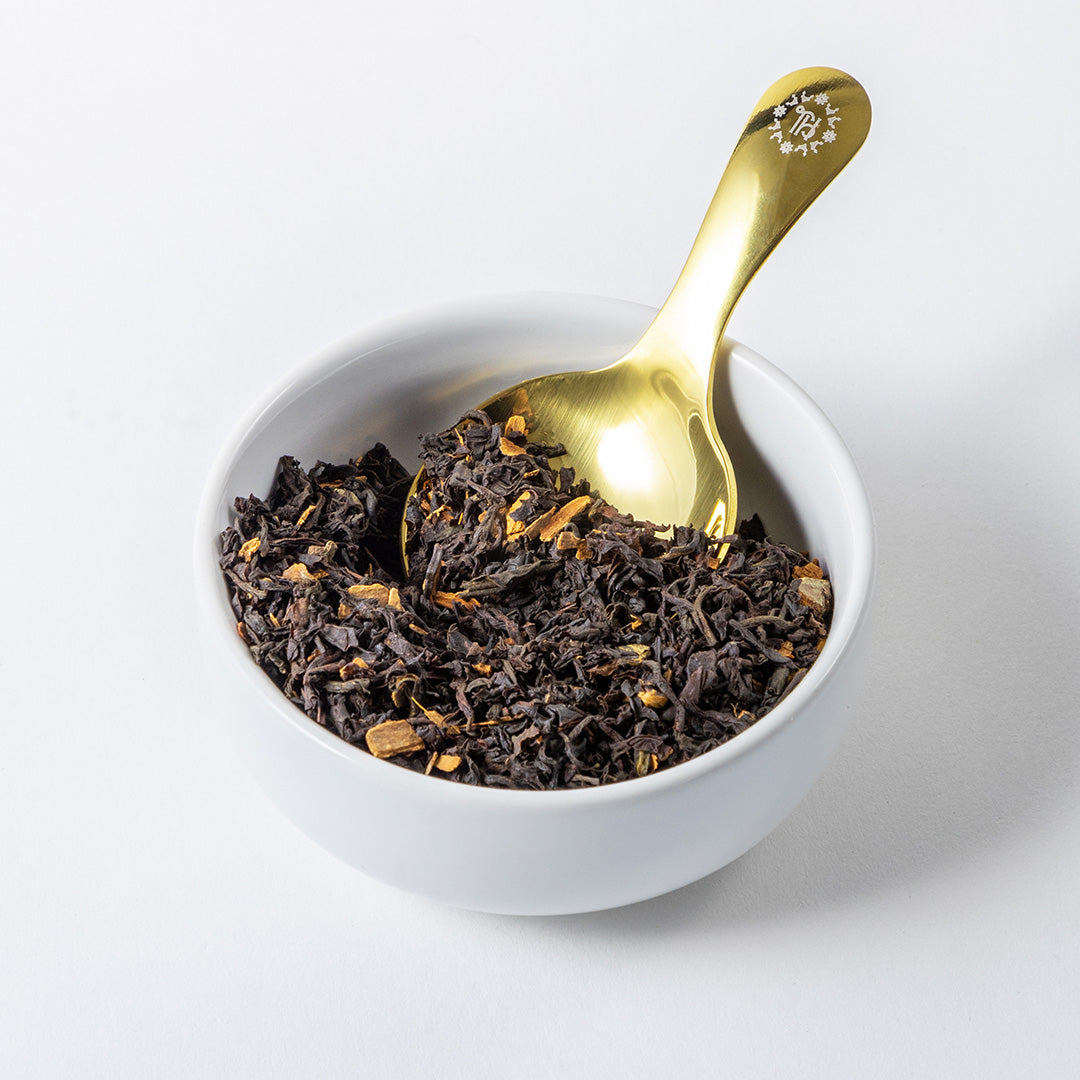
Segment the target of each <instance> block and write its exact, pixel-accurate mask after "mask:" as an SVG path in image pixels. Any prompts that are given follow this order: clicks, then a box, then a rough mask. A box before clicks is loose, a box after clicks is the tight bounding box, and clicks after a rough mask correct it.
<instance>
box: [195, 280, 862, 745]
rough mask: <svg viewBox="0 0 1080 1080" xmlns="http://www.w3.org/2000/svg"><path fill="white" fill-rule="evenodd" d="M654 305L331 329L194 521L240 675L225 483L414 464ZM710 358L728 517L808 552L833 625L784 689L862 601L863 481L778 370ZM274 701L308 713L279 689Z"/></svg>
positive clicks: (228, 464)
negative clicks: (387, 462)
mask: <svg viewBox="0 0 1080 1080" xmlns="http://www.w3.org/2000/svg"><path fill="white" fill-rule="evenodd" d="M653 314H654V312H653V310H652V309H649V308H647V307H644V306H641V305H638V304H631V303H627V302H624V301H616V300H606V299H600V298H595V297H581V296H565V295H558V294H550V295H549V294H541V295H529V296H509V297H501V298H487V299H482V300H476V301H471V302H469V303H465V304H455V305H448V306H444V307H441V308H435V309H431V310H428V311H427V312H424V313H421V314H419V315H410V316H406V317H403V318H400V319H395V320H391V321H388V322H386V323H383V324H380V325H377V326H375V327H373V328H370V329H369V330H366V331H363V332H361V333H358V334H356V335H354V336H352V337H350V338H348V339H346V340H344V341H342V342H339V343H338V344H336V345H334V346H332V347H331V348H329V349H327V350H325V351H324V352H322V353H320V354H319V355H317V356H315V357H313V358H312V359H311V360H309V361H308V362H307V363H305V364H303V365H302V366H301V367H300V368H299V369H297V370H296V371H295V372H293V373H292V374H291V375H290V376H289V377H288V378H287V379H286V380H284V381H283V382H282V383H281V384H280V385H279V386H278V387H276V388H275V389H274V390H272V391H271V392H270V393H269V394H268V395H267V396H266V397H265V398H264V399H263V401H262V402H261V403H259V404H258V405H257V406H256V407H255V408H254V409H253V410H252V411H251V412H250V413H249V415H248V416H247V417H246V418H245V419H244V420H243V421H242V423H241V424H240V425H239V427H238V428H237V430H236V433H235V434H234V436H233V437H232V439H231V440H230V441H229V442H228V443H227V444H226V446H225V447H224V448H223V450H222V452H221V454H220V456H219V458H218V462H217V465H216V466H215V469H214V471H213V473H212V475H211V477H210V479H209V481H208V484H207V489H206V493H205V496H204V501H203V507H202V514H201V517H200V522H199V525H198V531H199V536H198V542H197V551H196V559H197V562H198V563H199V566H198V568H197V579H198V585H199V589H200V592H202V593H203V598H204V601H205V602H206V603H208V604H209V606H210V607H212V608H213V607H215V606H216V607H217V608H218V609H219V615H218V616H214V618H216V619H217V625H218V627H219V629H220V632H221V635H222V636H221V640H222V642H223V643H224V644H225V647H226V648H227V649H228V650H230V651H231V652H232V653H233V654H235V656H236V657H237V658H239V659H240V662H241V664H242V665H243V667H244V668H245V670H247V671H248V673H249V677H250V678H251V679H253V680H259V681H261V682H267V680H265V676H263V674H262V672H260V671H258V670H257V668H256V666H255V665H253V664H252V663H251V661H250V658H249V657H247V655H246V649H245V648H244V646H243V644H242V642H240V640H239V638H238V637H237V636H236V634H235V632H234V628H233V619H232V615H231V612H230V610H229V607H228V604H227V602H226V590H225V587H224V584H223V582H222V579H221V575H220V573H219V572H218V569H217V543H216V538H217V535H218V533H219V532H220V531H221V529H223V528H224V527H225V526H226V525H227V524H228V522H229V520H230V515H231V512H232V501H233V498H234V497H235V496H237V495H246V494H248V493H255V494H258V495H260V496H262V495H265V494H266V492H267V491H268V489H269V486H270V483H271V480H272V478H273V475H274V470H275V467H276V463H277V461H278V458H279V457H280V456H281V455H282V454H291V455H293V456H294V457H296V458H297V459H299V460H300V462H301V463H302V464H303V465H304V466H305V467H310V466H311V465H313V464H314V463H315V461H316V460H320V459H321V460H323V461H331V462H339V461H344V460H347V459H349V458H355V457H356V456H357V455H359V454H361V453H363V452H364V451H366V450H367V449H369V448H370V446H371V445H372V444H373V443H375V442H383V443H385V444H386V445H387V446H388V447H389V448H390V450H391V451H392V452H393V453H394V454H395V455H396V456H397V457H398V458H399V459H400V460H401V461H402V462H403V463H404V464H405V465H406V467H409V468H412V467H413V466H414V464H415V462H416V458H417V439H418V437H419V436H420V435H421V434H422V433H424V432H429V431H436V430H441V429H443V428H445V427H446V426H448V425H449V424H451V423H453V422H454V421H455V420H456V419H457V418H458V417H459V415H460V414H461V413H462V412H464V411H465V410H467V409H469V408H471V407H472V406H474V405H475V404H476V402H478V401H482V400H484V399H485V398H486V397H488V396H489V395H490V394H492V393H494V392H496V391H498V390H500V389H502V388H503V387H505V386H508V385H511V384H513V383H515V382H517V381H519V380H520V379H523V378H527V377H530V376H533V375H539V374H543V373H545V372H550V371H557V370H569V369H573V368H577V369H586V368H593V367H600V366H603V365H604V364H605V363H610V362H612V361H614V360H616V359H618V358H619V357H620V356H621V355H623V353H625V352H626V351H627V350H628V349H629V347H630V346H631V345H632V344H633V343H634V342H635V341H636V340H637V338H638V337H639V336H640V334H641V332H642V331H643V330H644V328H645V327H646V326H647V325H648V323H649V321H650V319H651V318H652V316H653ZM719 362H720V364H721V365H722V370H721V371H720V372H719V377H718V378H717V380H716V385H717V400H716V416H717V421H718V426H719V428H720V433H721V436H722V438H723V439H724V442H725V444H726V446H727V448H728V451H729V453H730V454H731V457H732V461H733V464H734V466H735V471H736V476H737V479H738V485H739V509H740V513H741V516H748V515H749V514H751V513H754V512H756V513H758V514H760V516H761V518H762V520H763V521H764V523H765V525H766V527H767V529H768V530H769V532H770V533H771V534H772V535H773V536H775V537H776V538H778V539H780V540H783V541H785V542H787V543H789V544H792V545H793V546H795V547H798V548H801V549H804V550H807V551H809V552H810V553H811V554H812V555H816V556H817V557H819V558H820V560H821V562H822V564H823V565H824V566H825V567H826V569H827V570H828V572H829V573H830V575H831V576H832V579H833V587H834V595H835V610H834V615H833V624H832V631H831V633H830V637H829V639H828V642H827V644H826V647H825V650H824V651H823V653H822V656H821V658H820V660H819V661H818V663H817V664H815V666H814V668H813V669H812V670H811V672H810V674H809V675H808V676H807V679H805V680H804V681H803V686H800V688H799V690H798V691H797V693H799V694H803V693H805V692H808V690H809V687H810V686H812V685H813V684H814V683H816V682H819V681H820V680H821V679H823V678H824V677H825V676H826V674H827V670H828V668H829V666H830V664H831V663H832V659H833V658H835V657H838V656H839V655H840V653H841V652H842V650H843V648H844V646H845V644H846V642H847V641H848V639H849V638H850V637H851V636H852V635H853V634H854V632H855V630H856V628H857V625H858V623H859V622H860V621H861V619H862V617H863V614H864V612H865V609H866V606H867V602H868V597H869V591H870V579H871V571H872V555H873V552H872V546H873V535H872V527H871V521H870V513H869V507H868V503H867V499H866V495H865V491H864V489H863V487H862V484H861V481H860V479H859V477H858V474H857V471H856V469H855V466H854V464H853V463H852V461H851V458H850V455H849V454H848V452H847V450H846V448H845V447H844V445H843V443H842V441H841V440H840V438H839V436H838V435H837V433H836V431H835V430H834V429H833V427H832V425H831V424H830V423H829V421H828V420H827V419H826V418H825V416H824V415H823V414H822V413H821V411H820V410H819V409H818V408H817V406H816V405H815V404H814V403H813V402H812V401H811V400H810V399H809V397H807V395H806V394H805V393H804V392H803V391H801V390H800V389H799V388H798V387H797V386H796V385H795V384H794V383H793V382H791V380H790V379H788V378H787V377H786V376H785V375H783V374H782V373H781V372H780V371H779V370H777V369H776V368H775V367H774V366H773V365H771V364H770V363H768V362H767V361H765V360H763V359H762V358H761V357H759V356H757V355H756V354H754V353H753V352H751V351H750V350H748V349H746V348H745V347H743V346H741V345H739V344H737V343H729V346H728V347H727V348H726V349H725V351H724V353H723V355H722V356H721V358H720V361H719ZM206 603H204V606H206ZM804 687H805V688H807V689H806V690H804ZM794 697H795V695H794V694H793V695H792V698H794ZM789 700H790V699H789ZM280 705H281V706H282V707H283V708H285V709H286V710H288V711H289V712H291V713H295V718H296V721H297V722H304V723H309V724H310V723H311V722H310V721H306V718H304V717H303V716H302V714H301V713H300V712H299V710H296V709H294V708H293V706H291V705H289V704H288V703H287V702H286V701H285V699H284V698H281V701H280ZM767 719H768V718H766V720H767ZM764 722H765V721H761V722H759V724H758V725H755V727H760V726H761V724H763V723H764ZM312 726H314V725H312ZM750 730H751V731H753V730H754V729H750ZM740 738H741V736H740ZM737 741H738V740H737V739H736V740H732V742H733V743H734V742H737ZM724 749H725V748H724V747H721V748H720V750H724ZM717 752H718V751H713V753H714V754H715V753H717Z"/></svg>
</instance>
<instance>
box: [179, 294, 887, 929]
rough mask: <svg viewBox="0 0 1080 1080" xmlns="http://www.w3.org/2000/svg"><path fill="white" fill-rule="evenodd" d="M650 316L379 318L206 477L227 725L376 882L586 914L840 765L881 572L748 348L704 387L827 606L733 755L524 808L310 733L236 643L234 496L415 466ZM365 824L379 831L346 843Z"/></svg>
mask: <svg viewBox="0 0 1080 1080" xmlns="http://www.w3.org/2000/svg"><path fill="white" fill-rule="evenodd" d="M654 314H655V309H652V308H646V307H643V306H642V305H641V304H632V303H628V302H626V301H623V300H610V299H601V298H597V297H583V296H578V295H567V294H557V293H531V294H521V293H518V294H512V295H511V296H509V297H507V296H503V297H490V298H486V299H476V300H470V301H465V302H460V303H457V304H449V305H447V304H441V305H436V307H435V308H434V309H430V308H429V309H426V310H425V311H424V312H421V313H411V314H409V315H406V316H402V317H399V318H397V319H390V320H385V321H383V322H381V323H379V324H378V325H377V326H376V327H372V328H370V329H368V330H365V331H362V332H360V333H358V334H350V335H348V336H347V337H346V338H344V339H343V340H342V341H340V342H338V343H336V344H334V345H332V346H330V347H329V348H328V349H325V350H323V351H321V352H320V353H319V354H318V355H317V356H315V357H312V358H311V359H310V360H308V361H306V362H305V363H304V364H302V365H301V366H300V367H299V368H298V369H297V370H296V371H294V372H293V373H291V374H290V375H289V376H288V377H287V379H286V381H285V383H284V385H281V384H279V385H276V386H274V387H271V388H270V389H269V390H268V391H267V392H266V394H265V395H264V397H263V398H262V399H261V400H260V401H258V402H257V403H256V404H255V405H254V406H253V407H252V409H251V410H250V411H249V412H248V413H247V414H246V415H245V416H244V417H243V419H241V420H240V422H239V424H238V426H237V428H236V430H235V431H234V432H233V433H232V435H231V437H230V438H229V439H227V440H226V442H225V445H224V446H223V447H222V450H221V452H220V454H219V455H218V458H217V459H216V461H215V463H214V465H213V467H212V469H211V472H210V476H209V478H208V480H207V483H206V487H205V492H204V495H203V500H202V502H201V504H200V508H199V514H198V516H197V524H196V531H195V551H194V562H195V567H194V570H195V573H194V578H193V580H194V586H195V594H196V600H197V603H198V606H199V609H200V614H201V620H200V633H201V634H202V635H203V639H204V640H203V644H204V646H205V649H204V652H205V654H206V656H207V659H208V664H207V670H208V672H209V673H210V674H211V677H212V678H213V679H214V680H215V683H216V686H217V687H218V690H217V693H216V695H215V700H217V701H218V716H219V719H220V721H221V723H222V726H223V727H226V726H227V727H228V729H229V730H230V732H231V733H234V734H235V736H236V744H237V750H238V752H239V753H240V754H241V756H242V757H243V759H244V761H245V763H246V764H247V765H249V767H250V768H251V770H252V772H253V773H254V774H255V775H256V777H257V778H258V780H259V782H260V784H261V785H262V786H263V788H264V789H265V790H266V792H267V793H268V794H269V795H270V797H271V798H272V799H273V800H274V801H275V802H276V803H277V804H278V806H279V807H280V808H281V810H282V812H283V813H284V814H285V815H286V816H287V817H288V818H289V820H291V821H293V822H295V823H296V824H297V825H298V826H299V827H300V828H301V829H303V831H304V832H306V833H307V834H308V835H309V836H311V837H312V838H313V839H314V840H316V841H318V842H319V843H321V844H322V845H323V846H324V847H326V849H327V850H328V851H331V852H333V853H334V854H336V855H338V856H339V857H340V858H342V859H344V860H345V862H347V863H349V864H350V865H352V866H355V867H357V868H359V869H361V870H363V871H364V873H365V874H368V875H369V876H370V877H373V878H375V879H377V880H378V881H382V882H386V883H388V884H390V885H396V886H398V887H400V888H403V889H407V890H408V891H409V892H412V893H416V894H418V895H420V896H425V897H430V898H432V899H434V900H441V901H444V902H447V903H450V904H453V905H455V906H458V907H464V908H469V909H470V910H477V911H489V912H494V913H499V914H513V915H563V914H578V913H580V912H585V911H598V910H603V909H608V908H613V907H618V906H623V905H626V904H630V903H633V902H635V901H640V900H645V899H649V898H652V897H654V896H658V895H660V894H661V893H665V892H670V891H672V890H674V889H677V888H679V887H681V886H684V885H686V884H688V883H689V882H694V881H698V880H700V879H701V878H703V877H705V876H706V875H707V874H711V873H714V872H715V871H716V870H718V869H720V868H721V867H723V866H726V865H728V864H729V863H731V862H733V861H734V860H735V859H737V858H738V857H739V856H740V855H742V854H744V853H745V852H746V851H747V850H749V849H750V848H751V847H752V846H753V845H754V844H756V843H758V842H759V841H760V840H761V839H762V838H763V837H764V836H766V835H767V834H768V833H770V832H771V831H772V830H773V829H774V828H775V827H776V826H777V825H778V824H779V823H780V822H781V821H783V820H784V818H786V817H787V816H788V814H790V813H791V812H792V810H794V809H795V807H796V806H797V805H798V804H799V803H800V802H801V801H802V800H803V798H804V797H805V795H806V793H807V792H808V791H809V790H810V788H811V787H812V786H813V784H814V782H815V781H816V780H817V779H818V777H819V776H820V775H821V772H822V770H823V769H824V768H825V766H826V764H827V763H828V761H829V759H830V758H831V756H832V754H833V753H834V751H835V750H836V747H837V744H838V742H839V739H840V736H841V735H842V733H843V730H844V728H845V726H846V725H845V721H846V720H847V718H848V717H847V708H848V706H849V705H850V702H851V699H852V697H853V693H854V691H855V689H856V687H857V684H858V682H859V680H860V679H861V677H862V674H863V669H864V667H865V665H864V664H863V661H862V657H863V655H864V649H865V641H866V636H867V635H866V626H867V621H868V620H867V614H868V604H869V602H870V598H871V595H870V594H871V586H872V581H873V566H874V537H873V527H872V521H871V510H870V506H869V502H868V496H867V493H866V489H865V487H864V485H863V483H862V479H861V477H860V476H859V473H858V469H857V468H856V466H855V464H854V462H853V461H852V460H851V455H850V454H849V453H848V450H847V448H846V447H845V446H844V444H843V441H842V440H841V439H840V438H839V436H838V435H837V433H836V430H835V429H834V428H833V426H832V425H831V424H830V423H829V420H828V418H827V417H825V416H824V415H823V414H822V413H821V411H820V410H819V409H818V408H817V407H816V406H815V405H814V404H813V402H811V401H810V400H809V399H808V398H807V397H806V395H805V394H804V393H802V392H801V391H800V390H799V389H798V387H796V386H795V385H794V384H792V383H791V381H790V380H789V379H788V378H787V377H786V376H785V375H784V374H783V372H781V371H780V370H779V369H778V368H776V367H775V366H774V365H772V364H770V363H768V361H766V360H763V359H762V358H761V357H759V356H757V355H755V354H754V353H753V352H752V351H751V350H749V349H747V348H746V347H745V346H742V345H732V346H731V347H730V349H729V350H728V353H727V355H725V357H724V359H723V360H721V361H719V362H718V373H717V378H716V382H717V384H718V385H722V386H724V387H725V394H724V399H723V401H722V406H721V408H720V409H719V410H718V415H717V423H718V424H719V425H720V426H721V427H722V429H723V431H724V433H725V436H727V437H728V442H727V443H726V449H727V450H728V452H729V453H730V454H731V458H732V462H733V463H734V467H735V469H736V471H737V475H738V478H739V485H740V487H739V492H740V495H739V497H740V499H741V501H742V503H743V505H747V506H752V507H754V508H755V511H756V512H757V513H759V514H760V515H761V517H762V518H763V520H765V521H768V522H770V523H771V527H772V528H774V529H779V528H780V526H779V525H777V524H776V522H777V520H778V519H780V518H784V519H785V520H787V521H789V522H791V524H789V525H788V528H790V529H791V530H792V532H791V533H790V540H789V542H791V543H795V544H797V545H799V546H802V545H804V544H805V545H806V546H807V547H808V548H809V549H810V550H811V551H813V552H814V553H815V556H816V557H818V558H820V560H821V565H822V566H823V567H825V568H826V569H827V570H828V572H829V576H830V579H831V581H832V584H833V588H834V590H835V596H836V600H835V604H834V608H833V612H832V621H831V623H830V627H829V635H828V640H827V641H826V643H825V646H824V648H823V649H822V651H821V656H820V657H819V658H818V660H817V661H816V662H815V664H814V666H813V668H812V669H811V670H810V671H809V673H808V674H807V675H806V678H805V679H803V680H802V681H801V682H800V684H799V686H798V687H797V688H796V689H794V690H793V691H792V693H791V694H789V695H788V696H787V697H786V698H784V700H783V701H782V702H780V704H778V705H777V706H776V708H774V709H772V710H771V711H770V712H769V714H768V715H767V716H764V717H762V718H761V720H759V721H758V722H757V723H756V724H754V725H753V726H752V727H750V728H749V729H748V730H747V731H745V732H743V733H742V734H741V735H739V737H738V738H736V739H732V740H731V741H730V742H728V743H725V744H724V745H723V746H721V747H717V748H716V749H715V750H714V751H712V752H711V753H709V754H703V755H702V756H701V757H698V758H696V759H695V760H693V761H688V762H685V763H684V764H682V765H680V766H679V767H678V768H677V769H666V770H661V771H660V772H657V773H654V774H652V775H650V776H647V777H643V778H641V779H640V780H637V781H635V782H634V783H633V784H608V785H604V786H601V787H597V788H593V789H587V790H577V791H559V792H552V791H545V792H531V791H530V792H521V791H493V790H485V789H483V788H476V787H473V786H471V785H468V784H455V783H436V782H433V781H432V780H431V779H429V778H427V777H424V776H421V775H418V774H416V773H414V772H411V771H410V770H408V769H402V768H396V767H391V766H388V765H387V763H385V762H381V761H377V760H376V759H375V758H373V757H372V756H371V755H370V754H368V753H366V752H365V751H361V750H358V749H356V748H355V747H350V746H347V745H344V744H343V743H342V741H341V740H340V739H339V738H338V737H337V736H336V735H334V734H332V733H331V732H328V731H326V730H324V729H322V728H320V727H319V726H318V725H315V724H313V723H312V722H311V721H310V720H309V719H308V718H307V717H306V716H304V714H303V713H302V712H301V711H300V710H299V709H297V708H296V707H295V706H294V705H292V704H291V703H290V702H289V701H287V700H286V699H285V697H284V696H283V695H282V694H281V692H280V691H279V689H278V688H277V687H276V686H275V685H274V684H273V683H272V682H271V681H270V680H269V679H267V678H266V676H265V674H264V673H263V672H262V671H260V670H259V668H258V666H257V665H255V664H253V663H252V662H251V655H250V652H249V650H248V648H247V647H246V646H245V645H244V644H243V642H241V641H240V639H239V637H238V636H237V633H236V616H235V615H234V614H233V612H232V610H231V608H230V606H229V603H228V599H227V598H228V591H227V590H226V588H225V587H224V585H223V582H222V576H221V568H220V565H219V555H220V546H219V544H218V542H217V538H218V535H219V533H220V532H221V530H222V529H223V528H225V526H226V525H228V524H229V523H230V522H231V521H232V520H233V519H234V516H235V512H234V509H233V501H234V499H235V498H236V493H237V492H238V491H243V492H247V491H253V490H255V491H265V490H267V489H268V487H269V483H270V479H271V478H272V477H273V475H274V470H275V468H276V466H277V462H278V459H279V457H280V456H281V452H282V447H288V448H289V453H290V454H292V455H293V456H294V457H295V458H297V459H298V460H299V461H305V462H314V461H346V460H350V459H354V458H356V457H357V456H358V455H359V454H361V453H363V452H364V451H365V450H366V449H367V448H368V447H370V446H372V445H373V444H375V443H376V442H382V443H384V444H386V445H388V446H390V447H391V448H393V447H395V446H400V447H401V448H402V449H401V450H400V451H399V453H401V454H402V455H403V457H404V455H405V454H408V455H409V458H408V460H413V459H414V458H415V457H416V447H417V440H418V439H419V438H420V437H421V436H422V435H423V434H424V433H425V432H428V431H439V430H442V429H443V428H444V427H445V426H446V425H447V424H452V423H454V421H455V420H456V419H457V418H458V417H460V416H461V415H462V414H463V413H464V412H466V411H467V410H468V409H470V408H472V407H473V406H474V405H475V404H476V403H477V402H478V401H486V400H488V399H489V398H490V397H491V395H492V394H497V393H499V392H500V391H501V390H503V389H505V388H506V387H508V386H512V385H514V383H515V382H517V381H520V380H523V379H530V378H532V377H534V376H536V375H543V374H544V373H549V372H552V371H562V370H571V369H572V370H589V369H590V368H592V369H595V368H596V367H599V366H604V365H605V364H607V363H613V362H614V361H615V360H617V359H618V358H619V357H620V356H623V355H625V354H626V352H627V350H628V349H629V348H630V346H631V345H633V343H634V342H635V341H637V340H638V339H639V338H640V337H641V336H642V334H643V333H644V332H645V329H646V327H648V325H649V323H650V322H651V321H652V317H653V315H654ZM433 365H437V369H438V371H439V375H440V379H441V380H442V381H441V382H440V383H439V385H438V386H437V387H433V386H432V384H431V372H432V368H433ZM736 440H737V441H736ZM598 486H599V485H598ZM624 506H625V504H624ZM796 529H798V537H799V538H798V539H796V534H795V530H796ZM357 822H378V826H377V827H376V828H359V829H358V828H357ZM446 838H452V842H450V843H447V842H445V841H446ZM643 853H644V854H643Z"/></svg>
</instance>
